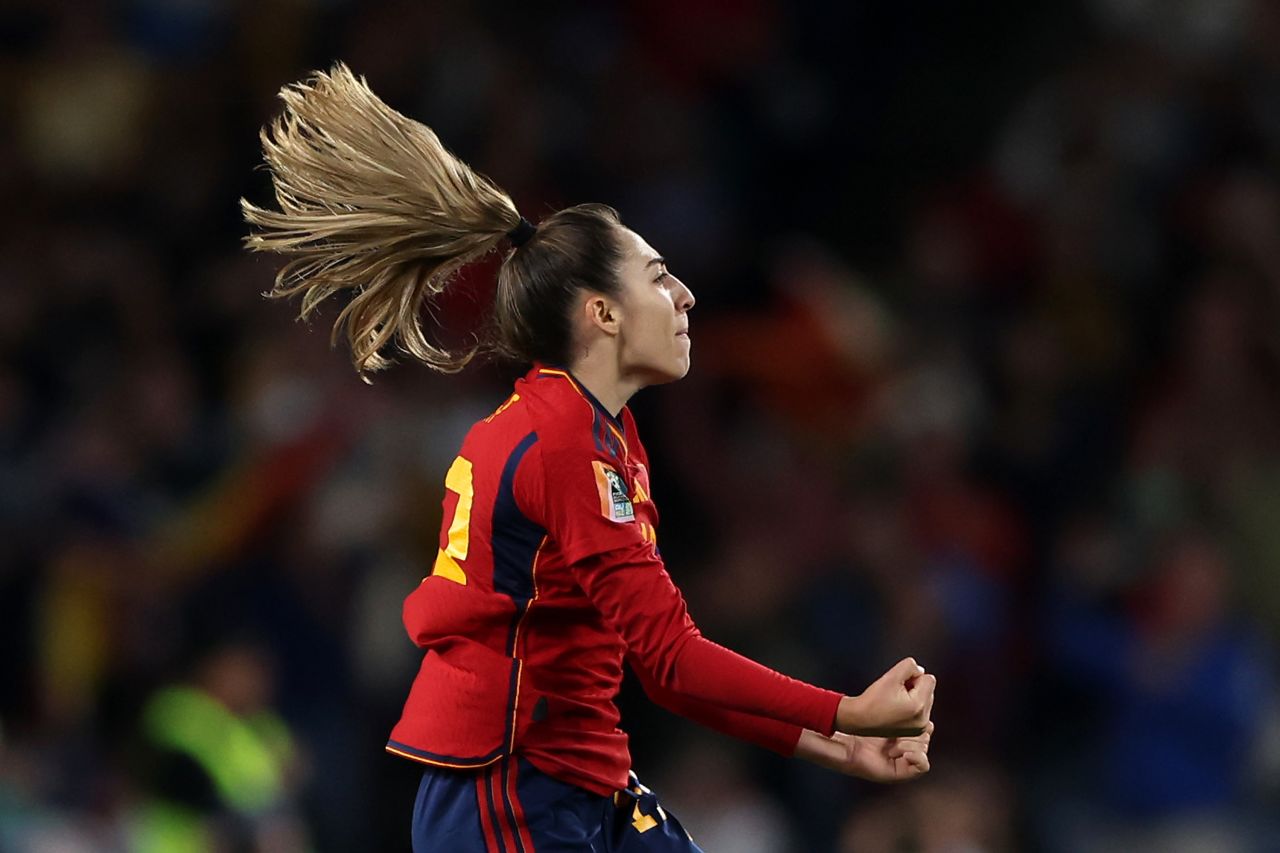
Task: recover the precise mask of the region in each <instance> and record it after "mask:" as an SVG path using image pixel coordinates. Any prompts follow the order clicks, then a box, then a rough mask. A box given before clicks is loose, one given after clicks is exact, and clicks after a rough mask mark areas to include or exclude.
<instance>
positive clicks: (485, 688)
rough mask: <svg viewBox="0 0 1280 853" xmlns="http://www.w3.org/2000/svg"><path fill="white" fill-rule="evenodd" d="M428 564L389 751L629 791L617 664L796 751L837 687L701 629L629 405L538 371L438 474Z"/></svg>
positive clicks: (752, 736) (410, 604)
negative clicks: (416, 662)
mask: <svg viewBox="0 0 1280 853" xmlns="http://www.w3.org/2000/svg"><path fill="white" fill-rule="evenodd" d="M445 487H446V495H445V501H444V522H443V524H442V525H441V532H440V551H439V553H438V555H437V558H436V563H435V567H434V569H433V571H432V574H431V575H430V576H428V577H426V578H424V579H423V581H422V583H421V584H420V585H419V586H418V588H417V589H416V590H414V591H413V592H412V593H411V594H410V595H409V597H408V598H407V599H406V600H405V604H404V624H405V628H406V629H407V630H408V632H409V636H410V637H411V638H412V639H413V641H414V642H415V643H416V644H417V645H418V646H419V647H421V648H422V649H424V650H425V654H424V656H423V659H422V666H421V668H420V670H419V672H418V675H417V677H416V679H415V680H414V682H413V686H412V687H411V689H410V691H409V697H408V699H407V701H406V702H405V707H404V713H403V715H402V716H401V718H400V721H399V723H397V724H396V726H395V728H394V729H393V730H392V732H391V739H390V740H389V741H388V743H387V749H388V751H390V752H393V753H395V754H397V755H402V756H404V757H406V758H411V759H414V760H417V761H421V762H424V763H429V764H438V765H443V766H447V767H458V768H471V767H481V766H484V765H486V764H489V763H492V762H494V761H497V760H499V759H500V758H502V757H504V756H507V755H510V754H513V753H519V754H520V755H522V756H524V757H525V758H526V759H528V760H529V761H530V762H531V763H532V764H533V765H534V766H536V767H537V768H538V769H540V770H542V771H543V772H544V773H547V774H548V775H550V776H553V777H555V778H557V779H560V780H562V781H565V782H569V783H571V784H575V785H579V786H580V787H583V788H586V789H587V790H590V791H594V792H596V793H598V794H606V795H607V794H610V793H612V792H613V791H616V790H619V789H622V788H625V787H626V784H627V771H628V770H629V769H630V767H631V760H630V755H629V753H628V751H627V736H626V734H624V733H623V732H622V731H621V730H620V729H619V728H618V721H619V714H618V710H617V708H616V706H615V705H614V701H613V700H614V697H615V696H616V695H617V692H618V688H619V685H620V684H621V681H622V664H623V660H624V658H625V659H626V660H627V661H628V662H630V664H631V665H632V668H633V669H634V670H635V671H636V673H637V675H638V676H639V677H640V679H641V682H642V683H643V684H644V686H645V689H646V691H647V692H648V693H649V695H650V697H651V698H653V699H654V700H655V701H657V702H658V703H659V704H662V705H664V706H666V707H668V708H670V709H672V710H674V711H676V712H677V713H681V714H683V715H685V716H688V717H690V718H692V719H695V720H698V721H699V722H702V723H704V724H706V725H710V726H712V727H714V728H717V729H720V730H721V731H725V732H727V733H729V734H733V735H736V736H738V737H741V738H744V739H746V740H750V741H753V742H755V743H759V744H761V745H764V746H767V747H770V748H772V749H775V750H777V751H779V752H783V753H786V754H790V753H791V752H792V751H793V750H794V748H795V744H796V741H797V740H798V738H799V735H800V730H801V727H805V728H810V729H814V730H816V731H819V732H822V733H824V734H830V733H831V731H832V728H833V726H834V721H835V712H836V706H837V704H838V703H839V701H840V694H838V693H833V692H831V691H829V690H822V689H819V688H817V687H813V686H811V685H808V684H805V683H804V682H800V681H796V680H794V679H791V678H787V677H786V676H784V675H780V674H779V673H776V672H774V671H773V670H770V669H767V668H766V667H763V666H761V665H760V664H757V663H755V662H753V661H750V660H748V659H747V658H744V657H742V656H740V655H738V654H736V653H734V652H731V651H729V650H728V649H725V648H723V647H722V646H718V645H716V644H715V643H712V642H711V641H709V640H707V639H706V638H704V637H703V636H702V635H701V634H700V633H699V632H698V629H697V627H696V626H695V625H694V624H693V622H692V620H691V619H690V618H689V615H688V613H687V611H686V609H685V603H684V599H683V597H682V596H681V594H680V592H679V590H678V589H676V587H675V585H674V584H673V583H672V581H671V578H670V576H669V575H668V574H667V572H666V569H665V568H664V567H663V563H662V560H661V559H660V558H659V556H658V553H657V548H656V542H657V527H658V511H657V508H656V507H655V506H654V503H653V500H652V497H651V496H650V487H649V475H648V458H647V456H646V454H645V451H644V447H643V445H641V443H640V439H639V437H638V436H637V434H636V426H635V421H634V420H633V419H632V416H631V412H630V411H629V410H628V409H626V408H623V410H622V412H621V416H620V417H619V418H615V417H613V416H612V415H611V414H610V413H609V412H608V410H606V409H605V408H604V407H603V406H602V405H600V403H599V402H598V401H596V400H595V398H594V397H592V396H591V394H590V392H589V391H587V389H586V388H584V387H583V386H582V385H581V384H580V383H578V382H577V381H576V380H575V379H574V378H573V377H572V376H571V375H570V374H569V373H568V372H567V371H564V370H557V369H551V368H546V367H535V368H534V369H533V370H531V371H530V372H529V373H528V375H526V376H525V377H524V378H523V379H521V380H519V381H517V382H516V384H515V391H514V393H513V394H512V395H511V397H510V398H508V399H507V401H506V402H504V403H503V404H502V405H501V406H500V407H499V408H498V409H497V411H495V412H494V413H493V414H492V415H490V416H489V417H487V418H485V419H484V420H482V421H480V422H479V423H477V424H476V425H475V426H473V427H472V428H471V431H470V432H469V433H468V434H467V437H466V439H465V441H464V442H463V444H462V450H461V452H460V454H459V455H458V457H457V458H456V459H455V460H454V462H453V464H452V465H451V466H450V467H449V472H448V475H447V476H446V479H445Z"/></svg>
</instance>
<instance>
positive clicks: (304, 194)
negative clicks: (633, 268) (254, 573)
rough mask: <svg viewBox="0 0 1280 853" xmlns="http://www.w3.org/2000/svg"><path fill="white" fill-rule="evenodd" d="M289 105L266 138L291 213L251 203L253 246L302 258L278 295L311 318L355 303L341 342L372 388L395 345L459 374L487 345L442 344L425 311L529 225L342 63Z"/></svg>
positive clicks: (292, 95)
mask: <svg viewBox="0 0 1280 853" xmlns="http://www.w3.org/2000/svg"><path fill="white" fill-rule="evenodd" d="M280 98H281V99H282V100H283V101H284V103H285V112H284V114H283V115H281V116H279V117H278V118H277V119H276V120H275V121H274V122H272V123H271V124H270V125H268V126H267V127H264V128H263V129H262V133H261V138H262V149H263V154H264V157H265V159H266V163H267V166H268V167H269V169H270V171H271V177H272V180H273V182H274V186H275V196H276V201H277V203H278V204H279V206H280V211H279V212H277V211H274V210H264V209H263V208H260V207H257V206H255V205H253V204H251V203H250V202H248V201H246V200H244V199H241V200H240V205H241V208H242V210H243V211H244V217H245V219H246V220H247V221H248V222H249V223H250V224H251V225H253V226H256V227H257V228H258V229H259V230H258V231H256V232H255V233H253V234H251V235H250V236H249V237H247V238H246V240H245V243H246V245H247V246H248V247H249V248H250V249H252V250H254V251H260V252H279V253H281V254H284V255H289V256H292V258H291V259H290V260H289V261H288V262H287V263H286V264H285V265H284V266H283V267H282V268H281V269H280V271H279V273H278V274H277V275H276V280H275V285H274V287H273V288H272V290H271V291H270V292H269V293H268V295H269V296H272V297H278V298H282V297H291V296H294V295H296V294H302V305H301V311H300V315H301V316H302V317H303V318H306V317H309V316H310V315H311V313H312V312H313V311H314V310H315V309H316V307H317V306H318V305H319V304H320V303H321V302H323V301H324V300H325V299H327V298H328V297H330V296H332V295H334V294H336V293H339V292H340V291H350V294H351V298H350V301H349V302H348V303H347V305H346V306H345V307H344V308H343V309H342V311H341V313H340V314H339V315H338V318H337V320H336V321H335V322H334V325H333V332H332V335H331V336H330V341H331V343H334V344H336V343H337V340H338V337H339V335H340V334H342V333H344V332H345V334H346V338H347V343H348V344H349V345H350V348H351V358H352V362H353V363H354V365H355V368H356V370H357V371H358V372H359V373H360V374H361V376H362V377H366V378H367V374H368V373H371V372H373V371H377V370H381V369H383V368H385V367H386V366H388V365H389V364H390V363H391V362H390V360H389V359H388V358H387V357H386V356H385V355H384V354H383V351H384V349H385V348H386V346H387V345H388V344H390V343H392V342H394V343H395V345H396V346H397V347H398V348H399V349H400V350H401V351H403V352H406V353H408V354H409V355H410V356H412V357H414V358H416V359H418V360H420V361H422V362H424V363H426V364H427V365H428V366H430V367H432V368H434V369H436V370H440V371H445V372H453V371H457V370H460V369H461V368H462V367H463V366H465V365H466V364H467V362H468V361H470V360H471V358H472V357H473V356H474V355H475V353H476V347H474V346H473V347H471V348H470V349H466V350H463V351H456V352H451V351H449V350H446V349H443V348H441V347H439V346H437V345H436V344H433V343H432V342H431V341H430V340H428V338H427V335H426V334H425V333H424V330H423V328H422V323H421V312H422V311H423V310H424V309H425V310H426V311H427V312H430V310H431V299H432V297H433V296H435V295H436V294H439V293H440V292H441V291H442V290H443V289H444V288H445V286H446V284H447V283H448V281H449V279H450V277H451V276H452V275H453V273H455V272H457V270H458V269H460V268H461V267H462V266H464V265H466V264H468V263H470V262H472V261H474V260H477V259H479V258H480V257H482V256H484V255H486V254H487V253H489V252H490V251H492V250H494V249H496V248H497V247H498V246H499V244H500V243H501V241H502V240H503V237H504V236H505V235H506V233H507V232H508V231H510V230H511V229H512V228H513V227H515V226H516V224H517V223H518V222H519V221H520V215H519V213H517V212H516V207H515V204H514V203H513V202H512V201H511V198H510V197H509V196H508V195H507V194H506V193H504V192H503V191H502V190H501V189H499V188H498V187H496V186H495V185H494V184H493V183H492V182H491V181H489V180H488V179H487V178H485V177H484V176H482V175H478V174H476V173H475V172H473V171H472V170H471V169H470V168H469V167H468V166H467V164H466V163H463V162H462V161H461V160H459V159H458V158H457V157H455V156H454V155H453V154H451V153H450V152H449V151H448V150H446V149H445V147H444V146H443V145H442V144H441V143H440V139H439V138H438V137H437V136H436V134H435V133H434V132H433V131H432V130H431V129H430V128H429V127H426V126H425V125H423V124H420V123H419V122H416V121H413V120H411V119H408V118H406V117H405V116H403V115H401V114H400V113H398V112H396V111H395V110H393V109H392V108H391V107H389V106H387V105H386V104H385V103H383V102H382V101H381V100H380V99H379V98H378V97H377V95H375V94H374V93H373V92H372V91H370V89H369V86H368V84H367V83H366V82H365V80H364V79H363V78H357V77H356V76H355V75H354V74H352V73H351V70H350V69H348V68H347V67H346V66H345V65H343V64H342V63H338V64H336V65H334V66H333V68H332V69H331V70H330V71H329V72H328V73H325V72H317V73H315V74H314V75H313V76H312V77H310V78H309V79H307V80H304V81H302V82H299V83H294V84H292V85H289V86H286V87H284V88H283V89H281V91H280Z"/></svg>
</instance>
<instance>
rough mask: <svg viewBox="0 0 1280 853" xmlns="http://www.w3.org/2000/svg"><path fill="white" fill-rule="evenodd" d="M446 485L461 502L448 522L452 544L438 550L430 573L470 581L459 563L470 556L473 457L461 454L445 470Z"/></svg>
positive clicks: (465, 582) (450, 542)
mask: <svg viewBox="0 0 1280 853" xmlns="http://www.w3.org/2000/svg"><path fill="white" fill-rule="evenodd" d="M444 487H445V488H446V489H448V490H449V491H451V492H453V493H454V494H456V495H457V496H458V506H457V508H456V509H454V511H453V521H451V522H449V544H448V545H447V546H446V547H444V548H441V549H440V551H439V553H437V554H436V565H435V568H434V569H432V570H431V574H433V575H439V576H440V577H442V578H448V579H449V580H451V581H453V582H454V583H460V584H462V585H463V586H466V585H467V573H466V572H464V571H463V570H462V566H460V565H458V561H459V560H465V559H467V540H468V538H469V536H470V534H471V501H472V500H473V499H474V498H475V488H474V486H473V485H472V482H471V460H470V459H463V458H462V457H461V456H459V457H458V458H457V459H455V460H453V464H452V465H450V466H449V473H448V474H445V477H444Z"/></svg>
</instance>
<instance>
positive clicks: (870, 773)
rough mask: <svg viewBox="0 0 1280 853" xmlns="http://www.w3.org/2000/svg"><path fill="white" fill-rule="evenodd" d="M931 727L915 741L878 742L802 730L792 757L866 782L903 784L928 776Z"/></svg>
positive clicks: (858, 737) (867, 738)
mask: <svg viewBox="0 0 1280 853" xmlns="http://www.w3.org/2000/svg"><path fill="white" fill-rule="evenodd" d="M932 736H933V723H932V722H930V723H928V724H927V725H926V726H925V729H924V732H923V733H922V734H920V735H919V736H917V737H902V738H882V737H863V736H859V735H846V734H840V733H838V732H837V733H836V735H835V736H834V737H825V736H824V735H820V734H818V733H817V732H813V731H809V730H808V729H805V731H804V733H803V734H801V735H800V741H799V743H797V744H796V752H795V754H796V757H797V758H803V759H805V760H806V761H811V762H813V763H814V764H817V765H819V766H821V767H826V768H827V769H828V770H835V771H836V772H837V773H843V774H845V775H846V776H857V777H858V778H859V779H866V780H867V781H869V782H906V781H907V780H909V779H915V778H917V777H920V776H923V775H924V774H926V773H928V772H929V740H930V738H931V737H932Z"/></svg>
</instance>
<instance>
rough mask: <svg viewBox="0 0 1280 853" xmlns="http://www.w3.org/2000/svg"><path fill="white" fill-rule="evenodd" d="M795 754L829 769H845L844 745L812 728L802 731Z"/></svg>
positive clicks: (796, 756)
mask: <svg viewBox="0 0 1280 853" xmlns="http://www.w3.org/2000/svg"><path fill="white" fill-rule="evenodd" d="M793 755H794V757H795V758H801V759H803V760H805V761H808V762H809V763H810V764H816V765H818V766H819V767H825V768H826V769H828V770H841V771H843V767H842V765H843V761H844V747H843V746H842V745H841V744H840V743H839V742H838V741H835V740H832V739H831V738H829V737H827V736H826V735H823V734H820V733H819V732H815V731H813V730H812V729H805V730H804V731H802V732H801V733H800V739H799V740H798V741H796V749H795V752H794V753H793Z"/></svg>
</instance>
